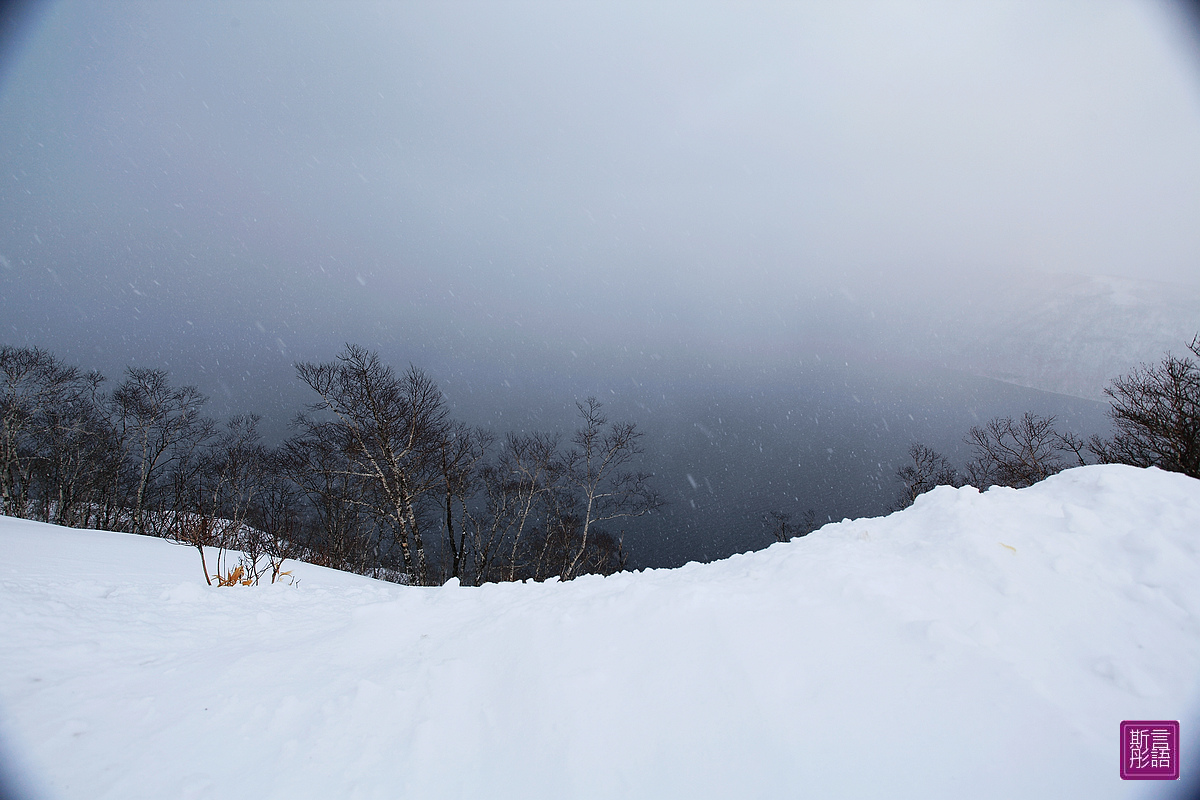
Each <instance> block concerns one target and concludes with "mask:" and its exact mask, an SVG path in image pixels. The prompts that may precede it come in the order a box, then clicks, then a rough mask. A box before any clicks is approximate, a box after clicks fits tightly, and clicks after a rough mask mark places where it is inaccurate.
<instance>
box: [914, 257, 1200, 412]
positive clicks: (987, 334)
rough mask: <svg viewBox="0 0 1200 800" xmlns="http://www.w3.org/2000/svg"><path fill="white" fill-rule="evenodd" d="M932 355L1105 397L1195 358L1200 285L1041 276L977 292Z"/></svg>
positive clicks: (992, 373) (988, 372)
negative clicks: (1167, 365)
mask: <svg viewBox="0 0 1200 800" xmlns="http://www.w3.org/2000/svg"><path fill="white" fill-rule="evenodd" d="M946 326H947V327H948V328H949V329H950V330H952V331H957V332H958V335H952V336H944V335H943V336H939V337H937V339H936V340H935V341H934V342H933V344H932V353H933V354H934V355H935V356H936V357H938V358H939V360H941V361H943V362H944V363H945V364H946V366H949V367H952V368H956V369H963V370H966V371H968V372H971V373H973V374H976V375H981V376H985V377H989V378H994V379H996V380H1001V381H1005V382H1007V383H1012V384H1016V385H1019V386H1025V387H1028V388H1032V389H1040V390H1043V391H1049V392H1055V393H1058V394H1065V395H1071V396H1074V397H1080V398H1084V399H1089V400H1103V399H1104V388H1105V387H1106V386H1108V384H1109V382H1110V381H1111V380H1112V379H1113V378H1115V377H1117V376H1118V375H1122V374H1127V373H1128V372H1129V371H1130V370H1132V369H1133V368H1134V367H1136V366H1137V365H1139V364H1142V363H1148V364H1157V363H1158V362H1159V361H1160V360H1161V359H1162V357H1163V356H1164V355H1165V354H1166V353H1167V352H1168V351H1170V352H1172V353H1175V354H1177V355H1178V354H1181V353H1184V352H1186V348H1187V344H1188V342H1190V341H1191V340H1192V337H1193V336H1195V335H1196V334H1197V333H1200V289H1197V288H1194V287H1189V286H1181V285H1177V284H1168V283H1159V282H1154V281H1142V280H1134V279H1130V278H1116V277H1107V276H1083V275H1071V274H1050V275H1039V276H1037V277H1036V279H1035V280H1032V281H1030V280H1020V281H1011V282H1006V283H1003V284H1001V285H998V286H995V287H989V291H987V292H986V293H985V292H979V291H977V292H973V293H972V296H971V297H970V299H969V300H968V301H967V302H966V303H963V304H961V306H960V307H959V308H958V309H955V310H954V311H953V312H952V313H951V314H950V318H949V319H948V320H947V321H946Z"/></svg>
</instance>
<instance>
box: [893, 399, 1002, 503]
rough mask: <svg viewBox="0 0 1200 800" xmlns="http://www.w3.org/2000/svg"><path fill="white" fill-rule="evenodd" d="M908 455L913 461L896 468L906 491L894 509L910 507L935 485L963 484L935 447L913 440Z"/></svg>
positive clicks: (956, 472) (897, 475)
mask: <svg viewBox="0 0 1200 800" xmlns="http://www.w3.org/2000/svg"><path fill="white" fill-rule="evenodd" d="M1010 422H1011V420H1010ZM908 457H909V458H911V459H912V463H911V464H905V465H904V466H902V467H900V469H898V470H896V477H897V478H899V479H900V481H901V482H902V483H903V484H904V491H903V492H902V493H901V495H900V499H899V500H898V501H896V504H895V505H894V506H893V509H892V510H894V511H899V510H900V509H904V508H908V507H909V506H911V505H912V504H913V502H914V501H915V500H916V499H917V498H918V497H920V496H921V495H923V494H925V492H928V491H929V490H930V489H933V488H934V487H937V486H962V485H963V480H962V478H961V477H959V474H958V470H956V469H955V468H954V467H953V466H952V465H951V464H950V462H949V461H947V460H946V457H945V456H943V455H942V454H941V453H939V452H938V451H936V450H934V449H933V448H931V447H926V446H925V445H923V444H920V443H918V442H913V443H912V445H910V446H909V448H908Z"/></svg>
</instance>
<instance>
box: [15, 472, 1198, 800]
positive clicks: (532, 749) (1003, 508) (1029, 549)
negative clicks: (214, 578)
mask: <svg viewBox="0 0 1200 800" xmlns="http://www.w3.org/2000/svg"><path fill="white" fill-rule="evenodd" d="M0 552H2V553H3V561H2V562H0V724H2V727H3V728H4V731H5V737H4V738H5V741H6V743H7V750H8V751H9V755H8V758H9V760H10V761H11V762H12V763H14V764H17V765H20V766H21V768H22V769H23V770H24V772H25V774H26V776H27V780H28V781H29V783H30V784H31V785H32V787H33V789H34V792H35V796H38V797H46V798H123V799H127V798H210V797H211V798H217V797H220V798H229V797H234V798H240V797H246V798H289V799H291V800H294V799H295V798H442V797H455V798H458V797H480V798H482V797H487V798H504V797H521V798H551V797H553V798H574V797H595V798H615V797H653V798H674V797H688V798H705V797H713V798H735V797H736V798H752V797H763V798H791V797H818V798H823V797H864V798H866V797H871V798H874V797H887V798H904V797H913V798H916V797H920V798H992V797H994V798H1042V797H1044V798H1051V797H1053V798H1109V797H1140V796H1153V797H1162V796H1185V793H1186V792H1187V790H1188V789H1189V788H1190V789H1194V788H1195V787H1196V783H1195V781H1196V777H1197V775H1198V774H1200V749H1197V748H1195V747H1194V746H1193V745H1192V744H1190V743H1193V742H1195V741H1196V740H1197V739H1200V713H1198V712H1200V680H1198V678H1200V481H1196V480H1194V479H1191V478H1187V477H1184V476H1181V475H1176V474H1172V473H1166V472H1161V471H1158V470H1154V469H1150V470H1140V469H1135V468H1131V467H1121V466H1095V467H1084V468H1080V469H1073V470H1069V471H1067V472H1064V473H1061V474H1059V475H1056V476H1054V477H1052V478H1050V479H1049V480H1046V481H1044V482H1043V483H1041V484H1038V485H1036V486H1034V487H1031V488H1029V489H1023V490H1019V491H1017V490H1012V489H1002V488H994V489H991V490H990V491H987V492H983V493H980V492H978V491H976V490H975V489H972V488H969V487H968V488H964V489H952V488H949V487H942V488H939V489H936V490H934V491H933V492H930V493H929V494H927V495H924V496H922V497H921V498H919V499H918V500H917V502H916V504H915V505H914V506H913V507H911V508H910V509H907V510H905V511H902V512H899V513H896V514H892V515H891V516H888V517H882V518H877V519H860V520H844V521H842V522H840V523H835V524H831V525H827V526H825V527H824V528H822V529H821V530H819V531H817V532H815V533H813V534H811V535H809V536H807V537H805V538H803V539H797V540H794V541H792V542H790V543H787V544H777V545H774V546H772V547H770V548H768V549H767V550H765V551H761V552H756V553H748V554H745V555H740V556H735V557H733V558H729V559H726V560H724V561H720V562H717V563H712V564H704V565H701V564H689V565H687V566H685V567H682V568H680V569H673V570H652V571H646V572H641V573H633V574H629V573H624V574H620V575H614V576H610V577H607V578H602V577H598V576H596V577H584V578H580V579H579V580H576V581H573V582H570V583H565V584H564V583H543V584H532V583H530V584H501V585H488V586H484V587H482V588H465V587H459V586H456V585H447V586H444V587H440V588H415V587H404V586H398V585H394V584H387V583H381V582H377V581H373V580H370V579H367V578H362V577H359V576H355V575H350V574H346V573H340V572H336V571H333V570H327V569H322V568H319V567H314V566H311V565H306V564H296V565H294V566H295V575H296V576H297V577H298V578H299V581H298V582H297V583H295V584H294V585H290V586H288V585H278V584H277V585H274V586H257V587H240V586H239V587H233V588H218V587H209V586H207V585H205V583H204V580H203V576H202V573H201V569H200V560H199V557H198V554H197V553H196V551H195V550H193V549H190V548H187V547H183V546H180V545H175V544H172V543H169V542H166V541H163V540H158V539H150V538H143V537H139V536H133V535H128V534H117V533H105V532H97V531H85V530H69V529H65V528H59V527H54V526H50V525H45V524H41V523H34V522H28V521H23V520H16V519H11V518H3V519H0ZM1123 719H1178V720H1180V721H1181V724H1182V738H1183V740H1184V748H1185V752H1184V754H1183V759H1182V760H1181V763H1182V768H1183V773H1184V780H1183V781H1181V782H1177V783H1160V782H1123V781H1121V780H1120V777H1119V771H1118V770H1119V754H1118V742H1119V724H1120V722H1121V720H1123Z"/></svg>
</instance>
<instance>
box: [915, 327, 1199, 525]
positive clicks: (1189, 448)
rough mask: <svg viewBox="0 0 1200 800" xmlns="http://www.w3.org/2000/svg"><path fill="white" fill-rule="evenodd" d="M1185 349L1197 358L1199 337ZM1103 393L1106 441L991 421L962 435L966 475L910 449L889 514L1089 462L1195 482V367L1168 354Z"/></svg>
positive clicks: (1046, 423)
mask: <svg viewBox="0 0 1200 800" xmlns="http://www.w3.org/2000/svg"><path fill="white" fill-rule="evenodd" d="M1188 350H1189V352H1190V353H1191V355H1192V356H1195V357H1197V358H1200V336H1197V337H1195V338H1193V339H1192V341H1191V343H1190V344H1189V345H1188ZM1104 393H1105V395H1107V396H1108V398H1109V412H1108V413H1109V418H1110V419H1111V420H1112V426H1113V435H1112V436H1111V437H1110V438H1108V439H1105V438H1103V437H1100V436H1093V437H1091V438H1090V439H1088V440H1087V441H1086V442H1085V441H1083V440H1082V439H1080V438H1079V437H1078V436H1076V435H1074V434H1072V433H1070V432H1059V431H1058V430H1056V429H1055V427H1054V422H1055V419H1054V417H1053V416H1051V417H1040V416H1038V415H1036V414H1030V413H1026V414H1025V415H1024V416H1022V417H1021V418H1020V419H1019V420H1014V419H1012V418H1011V417H997V418H995V419H993V420H991V421H989V422H988V423H987V424H986V425H983V426H977V427H973V428H971V430H970V431H969V432H968V434H967V437H966V443H967V444H968V445H970V447H971V449H972V451H973V458H972V459H971V461H970V462H968V464H967V467H966V473H965V475H960V474H959V472H958V470H956V469H955V468H954V467H953V466H952V465H951V464H950V462H949V461H948V460H947V459H946V458H945V457H944V456H942V455H941V454H940V453H938V452H936V451H934V450H932V449H931V448H929V447H926V446H925V445H922V444H913V445H912V447H911V448H910V449H909V457H910V459H911V463H908V464H905V465H904V466H903V467H901V468H900V469H899V470H898V471H897V473H896V475H897V477H898V478H899V479H900V481H901V483H903V484H904V490H903V493H902V494H901V497H900V499H899V501H898V502H897V503H896V508H905V507H907V506H909V505H911V504H912V503H913V501H914V500H916V498H917V497H918V496H920V495H921V494H924V493H925V492H927V491H929V490H930V489H932V488H934V487H935V486H940V485H949V486H963V485H967V484H970V485H972V486H976V487H979V488H981V489H986V488H987V487H989V486H1012V487H1016V488H1021V487H1024V486H1031V485H1032V484H1034V483H1037V482H1038V481H1040V480H1043V479H1045V478H1047V477H1049V476H1050V475H1053V474H1055V473H1057V472H1061V471H1062V470H1064V469H1067V468H1068V467H1075V466H1083V465H1085V464H1087V463H1089V460H1093V461H1094V462H1097V463H1102V464H1130V465H1133V466H1137V467H1158V468H1159V469H1164V470H1168V471H1171V472H1180V473H1183V474H1184V475H1188V476H1190V477H1193V478H1200V364H1198V363H1197V362H1196V361H1194V360H1193V359H1192V358H1191V357H1189V356H1185V357H1182V358H1179V357H1176V356H1173V355H1171V354H1169V353H1168V354H1167V355H1166V356H1165V357H1164V358H1163V360H1162V361H1161V362H1160V363H1159V364H1157V365H1145V364H1143V365H1142V366H1140V367H1138V368H1136V369H1135V370H1134V371H1133V372H1132V373H1131V374H1129V375H1122V376H1120V377H1118V378H1115V379H1114V380H1113V381H1112V382H1111V384H1110V385H1109V386H1108V388H1106V389H1105V390H1104Z"/></svg>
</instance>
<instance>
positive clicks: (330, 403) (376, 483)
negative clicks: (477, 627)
mask: <svg viewBox="0 0 1200 800" xmlns="http://www.w3.org/2000/svg"><path fill="white" fill-rule="evenodd" d="M296 371H297V373H298V374H299V376H300V379H301V380H303V381H304V382H305V383H306V384H308V385H309V387H310V388H312V390H313V391H314V392H316V393H317V395H318V396H319V397H320V398H321V400H320V402H318V403H316V404H314V405H313V406H312V407H311V410H312V411H313V412H314V413H321V412H329V413H331V414H332V415H333V417H334V418H335V419H336V422H337V425H339V426H340V427H341V428H342V430H343V431H344V433H345V441H346V443H347V444H348V445H349V448H350V452H349V455H350V469H351V471H352V472H353V473H354V475H355V476H356V477H359V478H362V479H364V480H366V481H368V482H369V489H370V492H369V494H368V498H369V501H368V509H369V511H370V513H372V514H374V515H375V516H376V517H377V519H378V520H379V521H380V523H381V526H382V527H384V528H386V529H387V530H388V531H389V532H390V533H391V535H392V540H393V541H394V543H395V544H396V545H397V546H398V547H399V548H400V551H401V555H402V558H403V562H404V569H405V572H406V573H407V574H408V576H409V578H410V579H411V580H412V581H413V582H415V583H417V584H422V585H423V584H426V583H427V582H428V580H429V565H428V562H427V558H426V553H425V543H424V539H423V531H422V525H421V515H420V505H421V501H422V499H423V498H424V496H425V495H426V494H427V493H428V492H430V491H431V490H432V489H433V488H434V487H435V486H436V485H437V482H438V479H439V472H438V456H439V446H440V443H441V442H442V441H443V440H444V438H445V436H446V433H445V432H446V426H447V419H446V410H445V404H444V401H443V398H442V393H441V392H440V391H439V390H438V388H437V386H436V385H435V384H434V383H433V381H432V380H430V379H429V378H428V377H427V376H426V375H425V373H424V372H422V371H421V370H419V369H417V368H416V367H410V368H409V370H408V371H407V372H406V373H405V374H404V375H402V376H397V375H396V374H395V373H394V372H393V371H392V369H391V367H388V366H386V365H384V364H383V362H382V361H381V360H380V359H379V356H378V355H377V354H375V353H373V352H370V351H369V350H366V349H365V348H362V347H359V346H357V345H350V344H348V345H346V349H345V350H344V351H343V352H342V354H341V355H339V356H338V357H337V360H336V361H334V362H332V363H325V364H311V363H302V364H298V365H297V366H296Z"/></svg>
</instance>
